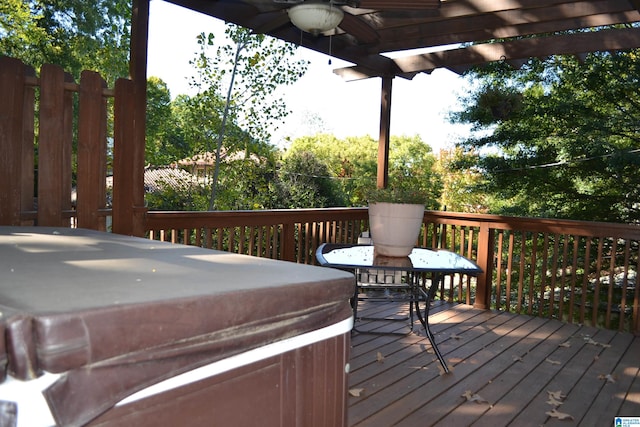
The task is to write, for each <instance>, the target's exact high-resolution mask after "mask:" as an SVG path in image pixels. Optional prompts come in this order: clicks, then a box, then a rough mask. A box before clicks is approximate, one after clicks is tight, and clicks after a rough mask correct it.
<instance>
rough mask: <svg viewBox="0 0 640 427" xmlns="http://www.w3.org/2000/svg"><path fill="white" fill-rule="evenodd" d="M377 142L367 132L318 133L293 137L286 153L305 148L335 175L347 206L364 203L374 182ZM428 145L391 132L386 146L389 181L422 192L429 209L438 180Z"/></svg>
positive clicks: (434, 204) (435, 196) (435, 205)
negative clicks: (345, 135) (354, 134)
mask: <svg viewBox="0 0 640 427" xmlns="http://www.w3.org/2000/svg"><path fill="white" fill-rule="evenodd" d="M377 150H378V143H377V141H374V140H373V139H372V138H371V137H369V136H364V137H349V138H346V139H345V140H339V139H337V138H336V137H334V136H333V135H326V134H320V135H316V136H313V137H303V138H298V139H296V140H295V141H294V142H293V144H292V145H291V147H290V149H289V153H288V155H291V153H295V152H298V151H309V152H312V153H314V154H315V156H316V157H317V158H318V159H319V160H320V161H321V162H323V163H324V164H325V165H326V166H327V167H328V170H329V171H330V172H331V174H332V176H334V177H336V178H338V179H339V182H340V184H341V186H342V192H343V193H344V194H345V197H346V199H347V200H346V201H347V203H348V205H349V206H363V205H365V204H366V203H367V199H366V194H367V192H368V191H369V190H370V189H372V188H375V186H376V174H377V158H378V157H377V152H378V151H377ZM435 162H436V159H435V156H434V155H433V152H432V151H431V147H430V146H429V145H427V144H425V143H424V142H423V141H422V140H421V139H420V137H418V136H413V137H408V136H392V137H391V141H390V149H389V181H390V183H392V184H393V185H396V186H402V187H406V188H411V189H414V190H417V191H420V192H422V193H423V194H424V195H425V196H426V198H427V199H429V200H430V202H429V204H428V206H427V207H428V208H429V209H437V208H438V207H439V202H438V199H439V197H440V194H441V191H442V183H441V179H440V177H439V175H438V174H437V173H436V171H435V169H434V166H435Z"/></svg>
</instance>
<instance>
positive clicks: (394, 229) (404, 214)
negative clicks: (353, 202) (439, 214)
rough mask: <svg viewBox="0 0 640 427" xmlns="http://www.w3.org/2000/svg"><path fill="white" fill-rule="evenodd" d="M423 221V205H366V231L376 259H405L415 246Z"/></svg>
mask: <svg viewBox="0 0 640 427" xmlns="http://www.w3.org/2000/svg"><path fill="white" fill-rule="evenodd" d="M423 218H424V205H413V204H403V203H380V202H379V203H371V204H369V228H370V231H371V238H372V239H373V246H374V247H375V251H376V254H377V255H384V256H391V257H405V256H407V255H409V254H410V253H411V250H412V249H413V247H414V246H415V244H416V242H417V240H418V235H419V234H420V227H421V226H422V220H423Z"/></svg>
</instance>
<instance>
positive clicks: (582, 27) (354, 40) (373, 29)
mask: <svg viewBox="0 0 640 427" xmlns="http://www.w3.org/2000/svg"><path fill="white" fill-rule="evenodd" d="M167 1H169V2H170V3H174V4H176V5H180V6H183V7H185V8H188V9H191V10H194V11H197V12H201V13H204V14H207V15H210V16H212V17H215V18H219V19H221V20H224V21H226V22H232V23H234V24H237V25H241V26H243V27H246V28H250V29H252V30H253V31H255V32H256V33H261V34H268V35H270V36H273V37H276V38H279V39H282V40H285V41H288V42H291V43H295V44H297V45H300V46H303V47H306V48H308V49H312V50H315V51H318V52H321V53H325V54H330V55H332V56H334V57H336V58H340V59H342V60H345V61H348V62H351V63H353V64H354V65H353V66H350V67H346V68H341V69H337V70H335V72H336V73H337V74H339V75H341V76H342V77H343V78H345V79H347V80H355V79H364V78H371V77H380V78H381V80H382V89H381V115H380V135H379V150H378V186H380V187H381V186H386V184H387V179H388V176H387V169H388V168H387V163H388V153H389V137H390V133H389V126H390V117H391V88H392V80H393V78H394V77H401V78H405V79H411V78H413V77H414V76H415V75H416V74H418V73H427V74H428V73H430V72H431V71H433V70H434V69H436V68H448V69H450V70H452V71H454V72H457V73H461V72H463V71H465V70H467V69H469V68H470V67H472V66H475V65H479V64H482V63H486V62H492V61H505V62H507V63H509V64H511V65H512V66H513V67H519V66H520V65H521V64H523V63H524V62H525V61H526V60H528V59H529V58H533V57H538V58H544V57H547V56H549V55H553V54H573V55H578V56H580V55H584V54H587V53H589V52H596V51H614V50H624V49H632V48H637V47H640V27H639V26H637V25H634V24H637V23H638V22H640V0H595V1H593V0H591V1H569V0H332V2H333V3H334V6H335V7H339V8H341V9H342V10H343V12H344V18H343V19H342V21H341V23H340V24H339V25H338V27H337V28H335V29H333V30H330V31H327V32H324V33H320V34H318V35H312V34H310V33H306V32H303V31H301V30H299V29H298V28H296V27H295V26H294V25H293V24H292V23H291V21H290V19H289V15H288V13H287V9H290V8H291V7H293V6H295V5H296V4H299V3H303V2H306V3H309V2H312V1H315V2H322V1H321V0H167ZM327 2H328V0H325V1H324V3H327ZM133 11H134V13H133V22H132V48H131V49H132V51H131V77H132V79H133V80H134V81H135V82H136V85H137V87H138V89H139V91H138V93H140V94H144V90H142V89H143V88H144V85H146V58H147V55H146V49H147V35H148V31H147V29H148V18H149V0H133ZM612 25H615V26H616V27H615V28H607V27H609V26H612ZM450 45H455V46H458V47H456V48H454V49H450V48H449V49H443V48H442V47H443V46H450ZM423 48H429V52H428V53H415V52H413V53H412V52H410V51H411V50H414V49H423ZM438 48H440V49H438ZM401 51H407V52H406V56H396V55H394V57H393V58H390V57H388V56H386V55H385V53H389V52H396V53H397V52H401ZM143 102H144V99H141V100H140V103H138V104H137V105H138V106H139V107H140V108H141V107H142V105H144V103H143ZM138 135H139V134H138Z"/></svg>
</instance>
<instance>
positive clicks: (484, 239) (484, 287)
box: [473, 223, 495, 309]
mask: <svg viewBox="0 0 640 427" xmlns="http://www.w3.org/2000/svg"><path fill="white" fill-rule="evenodd" d="M494 239H495V232H494V230H493V229H492V228H489V225H488V224H486V223H482V224H481V225H480V231H479V235H478V261H477V263H478V266H479V267H480V268H482V271H483V273H482V274H480V275H479V276H478V278H477V283H476V298H475V302H474V304H473V306H474V307H475V308H480V309H488V308H489V307H490V306H491V282H492V278H493V255H494V253H493V252H494V251H493V245H494Z"/></svg>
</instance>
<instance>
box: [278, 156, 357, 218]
mask: <svg viewBox="0 0 640 427" xmlns="http://www.w3.org/2000/svg"><path fill="white" fill-rule="evenodd" d="M278 178H279V179H278V187H279V191H280V200H281V204H282V206H281V207H282V208H287V209H294V208H325V207H335V206H344V205H345V201H344V198H343V195H342V193H341V191H340V187H339V184H338V182H337V181H336V180H335V179H334V177H333V176H332V175H331V172H330V171H329V169H328V167H327V165H326V164H324V163H323V162H322V161H320V160H319V159H318V157H316V155H315V154H314V153H312V152H309V151H296V152H294V153H291V154H290V155H288V156H287V157H286V158H285V160H283V162H282V164H281V166H280V169H279V171H278Z"/></svg>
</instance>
